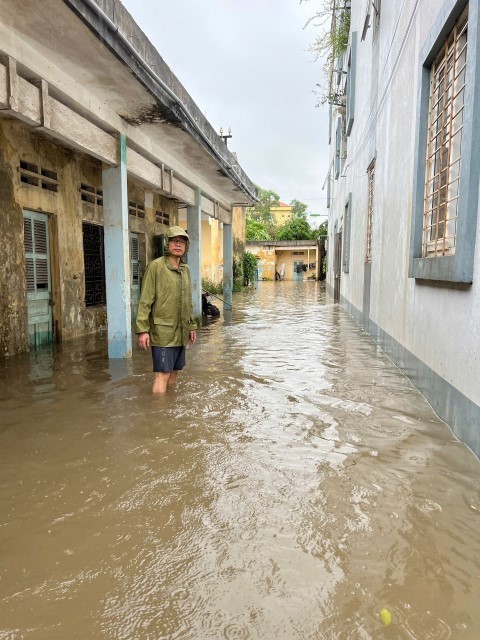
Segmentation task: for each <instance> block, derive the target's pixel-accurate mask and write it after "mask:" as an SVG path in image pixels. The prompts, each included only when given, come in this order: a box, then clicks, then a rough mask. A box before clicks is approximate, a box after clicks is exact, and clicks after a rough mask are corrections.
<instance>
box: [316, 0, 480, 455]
mask: <svg viewBox="0 0 480 640" xmlns="http://www.w3.org/2000/svg"><path fill="white" fill-rule="evenodd" d="M479 4H480V2H479V0H470V2H466V1H465V0H441V1H439V2H417V1H416V0H406V2H404V3H386V2H382V3H380V2H367V0H364V1H362V2H352V3H351V7H352V9H351V30H350V37H349V44H348V49H347V51H346V53H345V55H344V56H343V58H342V59H341V60H339V61H338V63H337V68H336V70H335V73H334V85H333V86H334V89H335V92H336V96H333V102H334V103H335V104H332V105H331V107H330V133H329V142H330V162H331V164H330V171H329V175H328V193H327V197H328V206H329V207H330V217H329V224H328V233H329V260H328V274H327V282H328V287H329V289H330V290H331V292H332V293H333V295H334V297H335V299H336V300H338V301H339V302H340V303H341V304H342V305H343V306H344V307H345V309H347V310H348V311H349V312H350V313H351V314H352V315H353V317H354V318H355V319H356V320H357V321H358V322H359V323H360V324H361V325H362V326H363V327H364V328H365V329H366V330H367V331H368V332H369V333H370V334H371V335H372V336H373V338H374V339H375V340H376V342H377V343H378V344H379V345H380V346H381V347H382V349H383V350H384V351H385V352H386V353H387V354H388V355H389V356H390V357H391V359H392V360H393V361H394V362H395V363H396V364H397V365H398V366H399V367H400V368H401V369H402V370H403V371H404V372H405V373H406V374H407V375H408V376H409V378H410V379H411V380H412V382H413V383H414V384H415V385H416V386H417V387H418V389H419V390H420V391H421V392H422V393H423V394H424V395H425V397H426V398H427V399H428V400H429V402H430V404H431V405H432V407H433V408H434V409H435V411H436V412H437V413H438V415H439V416H440V417H441V418H443V419H444V420H445V421H446V422H447V423H448V424H449V425H450V426H451V427H452V429H453V431H454V432H455V434H456V435H457V436H458V437H459V438H460V439H461V440H462V441H463V442H465V443H466V444H468V445H469V446H470V447H471V448H472V449H473V451H474V452H475V453H476V454H477V455H480V382H479V380H480V339H479V335H480V225H478V224H477V217H478V195H479V177H480V175H479V174H480V162H479V158H480V127H479V126H478V123H479V122H480V45H479V37H480V32H479V20H480V14H479ZM399 410H400V409H399ZM405 411H406V413H408V407H405ZM410 418H411V419H413V420H414V419H415V416H410Z"/></svg>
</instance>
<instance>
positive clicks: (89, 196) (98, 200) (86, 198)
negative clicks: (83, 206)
mask: <svg viewBox="0 0 480 640" xmlns="http://www.w3.org/2000/svg"><path fill="white" fill-rule="evenodd" d="M80 198H81V200H82V201H83V202H90V203H91V204H97V205H98V206H99V207H103V189H100V188H98V187H93V186H92V185H90V184H85V183H84V182H82V183H81V184H80Z"/></svg>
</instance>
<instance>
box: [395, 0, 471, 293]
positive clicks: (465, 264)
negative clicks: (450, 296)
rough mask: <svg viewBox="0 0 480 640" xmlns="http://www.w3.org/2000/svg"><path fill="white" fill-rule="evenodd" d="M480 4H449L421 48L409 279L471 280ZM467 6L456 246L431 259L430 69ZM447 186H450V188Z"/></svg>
mask: <svg viewBox="0 0 480 640" xmlns="http://www.w3.org/2000/svg"><path fill="white" fill-rule="evenodd" d="M479 4H480V0H470V1H469V2H467V1H465V0H446V1H445V2H444V3H443V6H442V8H441V10H440V12H439V14H438V17H437V19H436V21H435V22H434V24H433V26H432V29H431V30H430V33H429V35H428V37H427V39H426V41H425V43H424V45H423V47H422V49H421V53H420V75H419V90H418V98H417V125H416V138H415V145H416V146H415V150H416V153H415V163H414V182H413V203H412V214H413V215H412V230H411V241H410V262H409V274H408V275H409V277H411V278H417V279H421V280H425V281H428V280H433V281H444V282H452V283H471V282H472V280H473V266H474V252H475V235H476V225H477V209H478V183H479V178H480V127H479V126H478V122H479V121H480V66H479V65H480V43H479ZM467 6H468V44H467V57H466V72H465V89H464V90H465V96H464V107H463V130H462V142H461V163H460V177H459V184H458V215H457V218H456V236H455V248H454V252H451V255H435V256H433V257H427V256H426V255H425V251H424V245H425V243H424V240H425V235H424V230H425V226H426V225H425V208H426V207H425V202H426V195H428V192H427V194H426V190H425V184H426V180H427V178H428V176H427V174H426V165H427V140H428V131H429V108H430V83H431V78H432V68H433V65H434V63H435V60H436V59H437V57H438V55H439V53H440V52H441V50H442V48H443V47H445V43H446V42H447V40H448V38H449V37H450V35H451V33H452V31H453V30H454V29H455V25H456V23H457V21H458V20H459V18H460V17H461V15H462V13H463V12H464V11H465V9H466V7H467ZM447 186H448V185H447Z"/></svg>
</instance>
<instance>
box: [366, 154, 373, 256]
mask: <svg viewBox="0 0 480 640" xmlns="http://www.w3.org/2000/svg"><path fill="white" fill-rule="evenodd" d="M367 174H368V213H367V247H366V252H365V262H371V261H372V239H373V212H374V209H375V160H374V161H373V162H372V163H371V164H370V166H369V167H368V170H367Z"/></svg>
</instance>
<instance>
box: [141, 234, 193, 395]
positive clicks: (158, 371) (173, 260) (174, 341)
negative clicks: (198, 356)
mask: <svg viewBox="0 0 480 640" xmlns="http://www.w3.org/2000/svg"><path fill="white" fill-rule="evenodd" d="M167 238H168V252H167V255H166V256H162V257H161V258H157V259H156V260H152V262H150V264H149V265H148V267H147V270H146V271H145V275H144V277H143V281H142V292H141V294H140V300H139V302H138V311H137V320H136V325H135V333H136V334H138V346H139V347H140V348H142V349H145V350H147V349H148V348H149V347H150V346H151V347H152V358H153V371H154V373H155V378H154V381H153V387H152V391H153V393H165V391H166V390H167V386H170V385H172V384H174V383H175V382H176V381H177V375H178V372H179V371H181V369H183V367H184V366H185V346H186V345H187V343H190V344H195V341H196V338H197V334H196V328H197V325H196V323H195V321H194V319H193V305H192V287H191V282H190V270H189V268H188V265H186V264H185V263H184V262H183V261H182V258H183V256H184V255H185V254H186V252H187V251H188V243H189V238H188V235H187V234H186V232H185V231H184V230H183V229H182V228H181V227H170V228H169V230H168V232H167Z"/></svg>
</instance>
